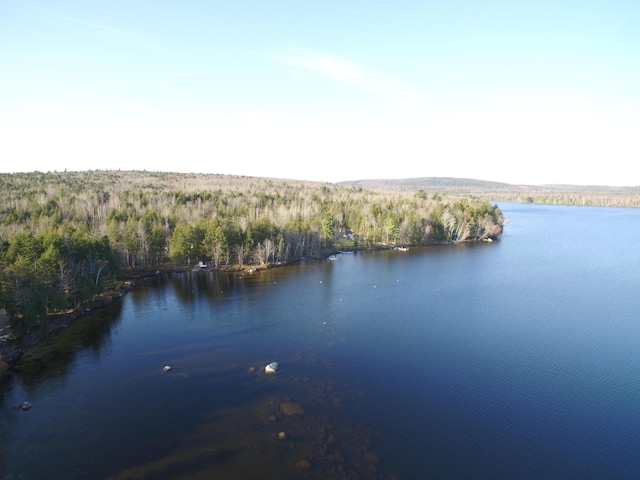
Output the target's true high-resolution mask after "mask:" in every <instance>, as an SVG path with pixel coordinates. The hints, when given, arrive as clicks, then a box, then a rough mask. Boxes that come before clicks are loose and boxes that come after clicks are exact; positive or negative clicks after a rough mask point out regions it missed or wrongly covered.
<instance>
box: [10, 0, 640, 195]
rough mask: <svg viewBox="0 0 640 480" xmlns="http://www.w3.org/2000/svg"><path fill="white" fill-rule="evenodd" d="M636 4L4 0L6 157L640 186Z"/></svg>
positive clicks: (70, 166) (311, 176)
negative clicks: (639, 167)
mask: <svg viewBox="0 0 640 480" xmlns="http://www.w3.org/2000/svg"><path fill="white" fill-rule="evenodd" d="M639 160H640V2H638V1H637V0H628V1H622V0H620V1H619V0H580V1H571V0H568V1H564V0H553V1H551V0H538V1H536V2H532V1H526V2H525V1H518V0H502V1H491V0H488V1H482V2H481V1H471V0H466V1H463V0H451V1H446V2H445V1H442V0H437V1H435V0H422V1H418V0H414V1H404V0H397V1H395V2H377V1H375V0H374V1H371V0H369V1H367V2H364V1H359V0H354V1H348V0H340V1H336V0H325V1H324V2H299V1H290V0H282V1H278V0H274V1H271V2H265V1H257V0H255V1H254V0H244V1H242V0H240V1H237V2H230V1H228V0H225V1H217V0H211V1H205V0H183V1H181V2H169V1H157V0H155V1H150V0H136V1H130V0H110V1H108V2H87V1H79V0H47V1H44V0H41V1H37V0H34V1H22V0H2V1H1V2H0V171H2V172H30V171H42V172H47V171H59V172H60V171H65V170H67V171H77V170H89V169H91V170H98V169H99V170H104V169H115V170H117V169H120V170H149V171H170V172H192V173H193V172H195V173H217V174H229V175H248V176H261V177H274V178H288V179H300V180H316V181H326V182H340V181H346V180H358V179H380V178H415V177H459V178H473V179H481V180H491V181H498V182H506V183H513V184H551V183H560V184H581V185H590V184H591V185H640V169H638V168H637V166H636V164H637V162H638V161H639Z"/></svg>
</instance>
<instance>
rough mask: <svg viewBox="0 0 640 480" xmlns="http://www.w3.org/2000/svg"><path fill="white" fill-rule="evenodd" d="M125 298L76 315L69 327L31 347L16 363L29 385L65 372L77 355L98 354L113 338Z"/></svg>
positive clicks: (17, 372)
mask: <svg viewBox="0 0 640 480" xmlns="http://www.w3.org/2000/svg"><path fill="white" fill-rule="evenodd" d="M121 311H122V302H121V301H115V302H113V303H111V304H109V305H107V306H105V307H101V308H98V309H96V310H94V311H92V312H91V313H89V314H87V315H84V316H81V317H79V318H77V319H76V320H75V321H74V322H73V323H72V324H71V325H70V326H69V327H67V328H65V329H63V330H60V331H59V332H58V333H57V334H55V335H53V336H52V337H51V338H49V339H48V340H46V341H45V342H43V343H42V344H41V345H38V346H36V347H34V348H32V349H30V350H29V351H27V352H26V353H25V354H24V355H23V356H22V358H21V359H20V360H19V362H18V363H17V364H16V367H15V371H16V375H18V376H19V377H20V380H21V381H22V382H23V384H24V386H25V387H26V388H28V387H29V386H33V385H34V384H35V383H37V382H38V381H40V380H42V379H44V378H49V377H59V376H63V375H65V374H66V372H67V369H68V368H69V366H70V365H71V364H72V363H73V360H74V359H75V357H76V355H77V354H78V353H79V352H81V351H84V352H87V351H88V352H92V353H93V355H94V356H95V357H96V358H98V357H99V356H100V355H101V354H102V353H103V352H104V351H105V349H107V348H108V347H109V345H110V342H111V335H110V332H111V330H112V328H113V327H114V325H115V324H116V323H117V322H118V321H119V319H120V313H121Z"/></svg>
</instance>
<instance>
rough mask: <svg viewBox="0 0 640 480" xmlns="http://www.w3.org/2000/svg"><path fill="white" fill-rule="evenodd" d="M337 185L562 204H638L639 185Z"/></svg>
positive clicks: (462, 181)
mask: <svg viewBox="0 0 640 480" xmlns="http://www.w3.org/2000/svg"><path fill="white" fill-rule="evenodd" d="M340 184H341V185H347V186H355V187H362V188H363V189H367V190H386V191H396V192H417V191H419V190H423V191H425V192H426V193H427V194H429V195H432V194H435V193H438V194H448V195H469V196H473V197H478V198H483V199H487V200H491V201H496V202H497V201H508V202H529V203H545V204H562V205H591V206H612V207H640V186H638V187H614V186H607V185H560V184H554V185H514V184H509V183H501V182H492V181H487V180H474V179H470V178H453V177H419V178H405V179H363V180H353V181H347V182H341V183H340Z"/></svg>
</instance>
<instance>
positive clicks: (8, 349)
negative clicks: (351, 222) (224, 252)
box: [0, 257, 326, 385]
mask: <svg viewBox="0 0 640 480" xmlns="http://www.w3.org/2000/svg"><path fill="white" fill-rule="evenodd" d="M325 258H326V257H325ZM315 260H321V259H320V258H317V259H315ZM291 263H292V262H289V263H278V264H270V265H264V266H259V265H249V266H243V267H239V266H234V267H225V268H213V267H209V266H206V267H205V268H200V267H199V266H198V265H195V266H176V265H170V264H167V265H160V266H157V268H155V269H152V270H136V271H130V272H128V273H127V275H126V278H125V280H123V281H122V282H121V284H120V285H119V286H118V287H113V286H111V287H108V288H107V289H105V290H104V291H103V292H101V293H99V294H97V295H95V296H94V297H93V298H92V299H91V300H88V301H87V302H85V303H83V304H82V305H81V306H80V307H78V308H75V309H69V310H67V311H65V312H62V313H54V314H50V315H48V316H47V320H48V322H47V328H46V330H45V331H44V332H37V333H31V334H29V335H27V336H25V337H24V338H22V339H21V340H20V341H19V342H17V341H16V339H15V335H14V334H13V333H12V332H11V331H10V327H9V319H8V316H7V314H6V313H5V312H0V385H1V384H2V383H4V382H6V381H7V380H9V379H10V377H11V375H12V374H13V370H14V367H15V365H16V363H17V362H18V360H20V357H22V355H24V353H25V352H26V351H27V350H29V349H31V348H34V347H36V346H38V345H39V344H41V343H42V342H44V341H46V340H47V339H49V338H50V337H51V336H52V335H54V334H55V333H56V332H58V331H60V330H62V329H64V328H66V327H68V326H69V325H71V324H72V323H74V322H75V321H77V320H78V319H79V318H81V317H83V316H85V315H87V314H88V313H90V312H91V311H93V310H95V309H97V308H102V307H105V306H107V305H109V304H111V303H113V302H114V301H116V300H118V299H119V298H121V297H122V296H123V295H124V294H126V293H127V292H128V291H130V290H131V289H132V288H134V287H135V285H136V283H137V281H139V280H142V279H144V278H149V277H152V276H155V275H159V274H160V273H163V272H166V273H179V272H186V271H190V270H194V269H195V270H198V269H201V270H208V271H218V272H222V273H242V272H246V273H254V272H257V271H260V270H268V269H271V268H276V267H283V266H286V265H290V264H291ZM7 331H8V332H9V333H5V334H4V335H1V334H2V333H4V332H7Z"/></svg>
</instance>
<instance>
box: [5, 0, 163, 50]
mask: <svg viewBox="0 0 640 480" xmlns="http://www.w3.org/2000/svg"><path fill="white" fill-rule="evenodd" d="M23 6H24V8H21V9H15V10H16V11H17V12H20V13H23V14H26V15H33V16H38V17H43V18H47V19H50V20H54V21H57V22H62V23H66V24H72V25H78V26H80V27H84V28H85V29H86V30H88V31H89V32H91V33H92V34H97V35H98V36H100V37H102V38H103V39H105V40H108V41H111V42H114V43H120V44H123V45H128V46H131V47H135V48H140V49H144V50H153V51H157V52H165V53H168V50H166V49H164V48H161V47H158V46H157V45H156V44H155V43H154V42H153V41H152V40H151V39H149V38H148V37H146V36H144V35H141V34H139V33H135V32H131V31H128V30H123V29H120V28H116V27H112V26H110V25H103V24H100V23H94V22H89V21H86V20H82V19H80V18H76V17H70V16H67V15H61V14H59V13H54V12H50V11H48V10H44V9H42V8H40V7H36V6H33V5H29V4H27V3H23Z"/></svg>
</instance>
